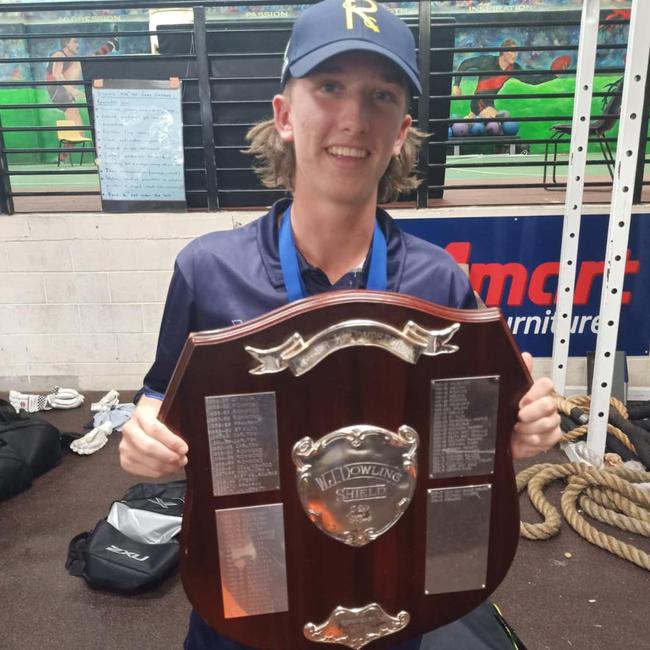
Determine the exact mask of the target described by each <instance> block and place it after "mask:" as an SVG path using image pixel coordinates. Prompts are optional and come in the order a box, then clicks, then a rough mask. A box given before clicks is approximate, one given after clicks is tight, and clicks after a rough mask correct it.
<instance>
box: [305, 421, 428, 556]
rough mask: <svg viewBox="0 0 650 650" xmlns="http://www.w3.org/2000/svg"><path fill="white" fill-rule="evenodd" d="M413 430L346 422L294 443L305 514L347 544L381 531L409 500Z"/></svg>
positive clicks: (368, 539)
mask: <svg viewBox="0 0 650 650" xmlns="http://www.w3.org/2000/svg"><path fill="white" fill-rule="evenodd" d="M418 442H419V439H418V434H417V433H416V432H415V431H414V430H413V429H411V428H410V427H408V426H406V425H404V426H401V427H400V428H399V431H398V432H397V433H394V432H392V431H388V430H387V429H381V428H379V427H374V426H370V425H365V424H362V425H358V426H352V427H345V428H342V429H338V430H336V431H333V432H332V433H328V434H327V435H325V436H323V437H322V438H320V439H319V440H317V441H315V442H314V441H313V440H312V439H311V438H302V439H301V440H299V441H298V442H297V443H296V444H295V445H294V447H293V461H294V463H295V465H296V472H297V479H298V493H299V495H300V500H301V501H302V505H303V508H304V509H305V512H306V513H307V516H308V517H309V519H310V520H311V521H312V522H313V523H314V524H315V525H316V526H317V527H318V528H320V529H321V530H322V531H323V532H324V533H326V534H327V535H330V536H331V537H333V538H334V539H337V540H339V541H340V542H344V543H345V544H349V545H350V546H364V545H365V544H368V543H369V542H371V541H372V540H374V539H376V538H377V537H379V536H380V535H382V534H383V533H385V532H386V531H387V530H388V529H389V528H390V527H391V526H392V525H393V524H394V523H395V522H397V520H398V519H399V518H400V517H401V516H402V514H403V513H404V512H405V510H406V508H407V507H408V505H409V503H410V502H411V498H412V496H413V491H414V489H415V482H416V478H417V456H416V450H417V447H418Z"/></svg>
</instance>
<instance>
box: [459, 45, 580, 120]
mask: <svg viewBox="0 0 650 650" xmlns="http://www.w3.org/2000/svg"><path fill="white" fill-rule="evenodd" d="M513 47H518V44H517V42H516V41H514V40H513V39H511V38H508V39H506V40H505V41H503V42H502V43H501V48H502V51H501V52H500V53H499V54H498V55H494V54H481V55H479V56H472V57H469V58H467V59H464V60H463V61H461V63H460V65H459V66H458V69H457V72H470V71H472V72H473V71H476V72H477V73H478V83H477V84H476V89H475V90H474V98H473V99H472V103H471V105H470V107H471V111H470V113H469V114H468V115H467V119H474V118H476V117H483V118H488V119H489V118H494V117H507V115H506V114H505V113H503V112H501V113H500V112H499V111H497V109H496V106H495V104H494V98H492V97H482V95H494V94H496V93H498V92H499V91H500V90H501V88H503V86H504V84H505V83H506V81H508V79H511V78H513V79H519V81H523V82H524V83H526V84H530V85H532V86H537V85H539V84H543V83H546V82H547V81H552V80H553V79H555V78H556V77H557V76H558V75H557V74H556V73H555V72H554V71H556V70H566V69H567V68H568V67H569V66H570V65H571V57H570V56H568V55H565V56H559V57H557V58H556V59H555V60H554V61H553V62H552V63H551V70H552V72H540V73H539V74H534V75H529V74H526V75H519V74H518V72H519V71H521V70H524V68H522V66H521V65H519V63H517V55H518V52H516V51H514V52H513V51H512V49H510V48H513ZM460 80H461V76H460V75H457V76H456V78H455V79H454V85H453V87H452V95H454V96H455V97H457V96H459V95H461V94H462V93H461V89H460Z"/></svg>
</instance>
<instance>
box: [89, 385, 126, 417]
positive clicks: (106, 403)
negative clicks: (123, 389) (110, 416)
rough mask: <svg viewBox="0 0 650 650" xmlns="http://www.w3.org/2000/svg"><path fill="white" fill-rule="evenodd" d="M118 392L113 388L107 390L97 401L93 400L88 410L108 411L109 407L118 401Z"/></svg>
mask: <svg viewBox="0 0 650 650" xmlns="http://www.w3.org/2000/svg"><path fill="white" fill-rule="evenodd" d="M119 398H120V394H119V393H118V392H117V391H116V390H115V389H113V390H109V391H108V393H106V395H104V397H102V398H101V399H100V400H99V402H93V403H92V404H91V405H90V410H91V411H93V412H95V411H108V410H110V408H111V407H113V406H117V405H118V404H119V403H120V401H119Z"/></svg>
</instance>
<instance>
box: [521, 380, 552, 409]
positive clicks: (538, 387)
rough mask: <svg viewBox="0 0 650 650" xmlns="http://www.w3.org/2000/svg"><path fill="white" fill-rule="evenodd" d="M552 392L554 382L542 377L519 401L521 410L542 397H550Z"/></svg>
mask: <svg viewBox="0 0 650 650" xmlns="http://www.w3.org/2000/svg"><path fill="white" fill-rule="evenodd" d="M552 391H553V381H552V380H551V379H550V378H549V377H540V378H539V379H538V380H537V381H535V383H533V385H532V386H531V387H530V389H529V390H528V392H527V393H526V394H525V395H524V396H523V397H522V398H521V400H520V401H519V408H520V409H521V408H523V407H524V406H526V405H527V404H532V403H533V402H534V401H536V400H538V399H540V398H541V397H546V396H550V394H551V392H552Z"/></svg>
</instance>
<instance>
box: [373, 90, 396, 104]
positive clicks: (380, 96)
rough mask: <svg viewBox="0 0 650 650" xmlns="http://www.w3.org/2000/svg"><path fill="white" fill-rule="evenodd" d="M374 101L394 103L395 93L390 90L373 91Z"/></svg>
mask: <svg viewBox="0 0 650 650" xmlns="http://www.w3.org/2000/svg"><path fill="white" fill-rule="evenodd" d="M375 99H377V100H378V101H380V102H395V93H393V92H392V91H390V90H375Z"/></svg>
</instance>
